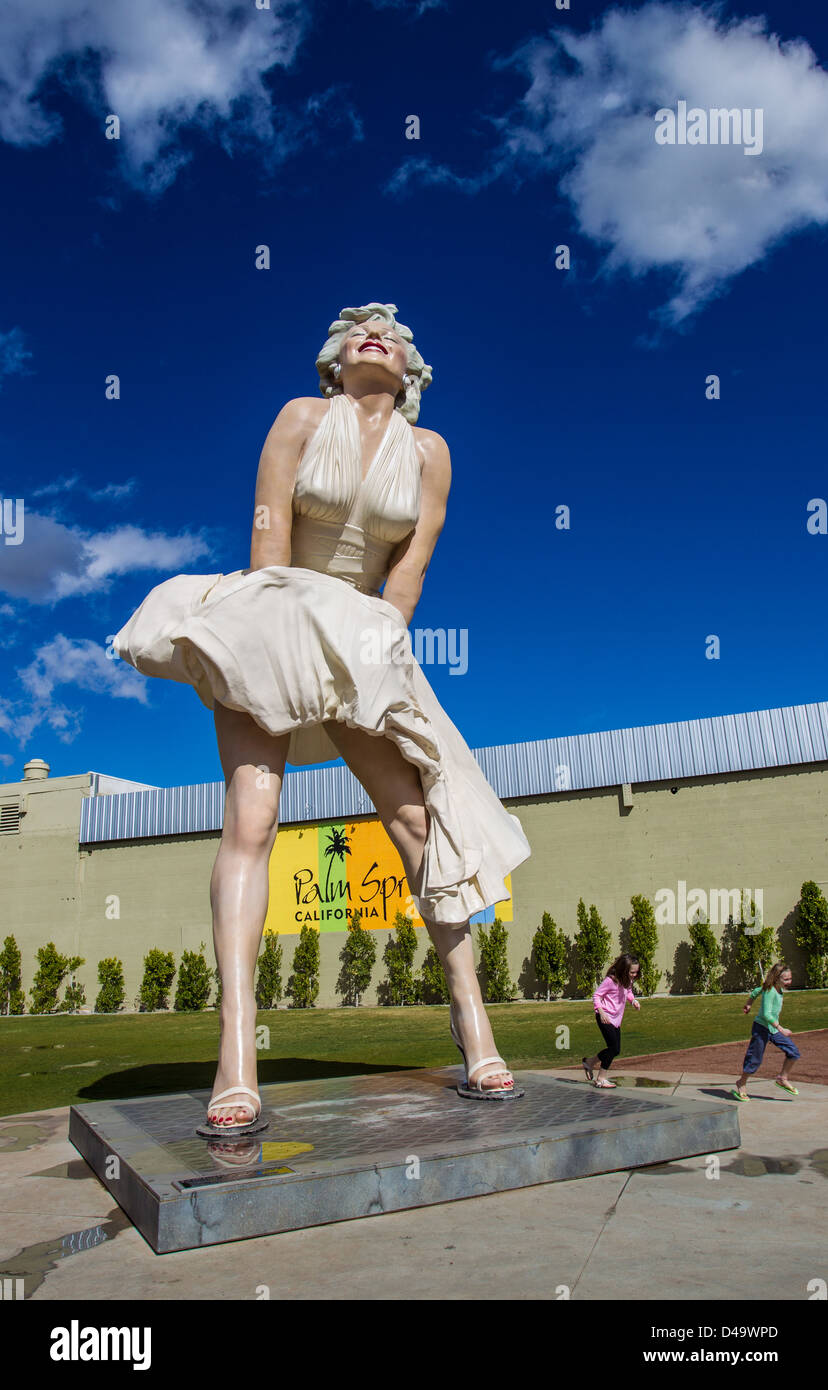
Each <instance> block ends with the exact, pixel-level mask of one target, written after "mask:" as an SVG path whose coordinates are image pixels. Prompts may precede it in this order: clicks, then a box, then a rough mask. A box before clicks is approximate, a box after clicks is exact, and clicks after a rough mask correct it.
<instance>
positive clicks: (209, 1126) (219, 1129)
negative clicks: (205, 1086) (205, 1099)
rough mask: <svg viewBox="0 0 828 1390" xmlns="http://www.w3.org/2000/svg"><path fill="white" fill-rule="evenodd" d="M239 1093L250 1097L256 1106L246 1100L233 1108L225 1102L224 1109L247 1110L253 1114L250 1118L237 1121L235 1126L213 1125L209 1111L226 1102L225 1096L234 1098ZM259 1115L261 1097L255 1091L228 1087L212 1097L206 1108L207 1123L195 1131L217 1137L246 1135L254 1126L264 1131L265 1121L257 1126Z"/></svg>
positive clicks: (246, 1087) (248, 1088) (246, 1088)
mask: <svg viewBox="0 0 828 1390" xmlns="http://www.w3.org/2000/svg"><path fill="white" fill-rule="evenodd" d="M240 1092H243V1093H244V1094H245V1095H247V1096H250V1097H252V1099H253V1100H254V1101H255V1102H256V1104H255V1105H251V1103H250V1101H248V1100H241V1101H239V1102H238V1104H237V1105H234V1106H231V1105H230V1103H229V1102H227V1103H226V1104H225V1107H224V1108H225V1109H227V1110H230V1109H235V1110H240V1109H242V1108H246V1109H248V1110H252V1111H253V1114H252V1116H251V1118H250V1119H249V1120H241V1121H238V1122H237V1123H236V1124H232V1125H226V1124H215V1123H214V1121H213V1120H211V1119H210V1111H211V1110H214V1109H215V1108H216V1107H217V1106H219V1105H220V1104H221V1102H222V1101H226V1098H227V1096H235V1095H238V1094H239V1093H240ZM256 1106H258V1109H257V1108H256ZM261 1113H262V1101H261V1096H259V1094H258V1092H256V1091H251V1089H250V1087H249V1086H230V1087H229V1088H228V1089H227V1090H226V1091H221V1092H220V1094H219V1095H217V1096H214V1097H213V1099H212V1100H211V1101H210V1104H209V1105H208V1106H207V1121H206V1123H205V1124H204V1125H199V1126H198V1131H197V1132H198V1133H199V1134H204V1133H209V1134H216V1135H219V1134H246V1133H247V1132H248V1131H249V1130H251V1129H252V1128H253V1127H254V1126H255V1127H256V1128H257V1129H266V1128H267V1121H265V1123H264V1124H263V1125H259V1123H258V1121H259V1119H260V1117H261Z"/></svg>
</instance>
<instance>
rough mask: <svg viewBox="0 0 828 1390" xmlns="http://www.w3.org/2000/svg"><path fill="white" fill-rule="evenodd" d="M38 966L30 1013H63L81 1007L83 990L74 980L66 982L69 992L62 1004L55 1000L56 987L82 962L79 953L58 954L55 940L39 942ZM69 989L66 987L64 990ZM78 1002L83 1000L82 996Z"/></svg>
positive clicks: (33, 982) (56, 995) (33, 983)
mask: <svg viewBox="0 0 828 1390" xmlns="http://www.w3.org/2000/svg"><path fill="white" fill-rule="evenodd" d="M37 959H38V962H39V964H38V969H37V974H36V975H35V977H34V980H33V981H32V996H31V998H32V1003H31V1012H32V1013H33V1014H51V1013H64V1012H68V1011H71V1010H73V1009H74V1008H75V1007H80V1004H79V1003H78V1002H77V1001H78V995H79V994H80V993H81V992H83V986H82V985H76V984H75V981H74V980H73V981H72V984H71V985H70V986H69V989H70V990H71V994H68V998H67V999H64V1001H63V1004H58V991H59V989H60V987H61V985H62V984H63V981H64V979H65V978H66V976H67V975H68V974H70V973H72V972H74V971H75V970H77V969H78V968H79V967H80V966H81V965H83V963H84V962H83V957H82V956H64V955H61V953H60V951H59V950H58V948H57V946H56V945H55V943H54V941H49V942H48V943H47V944H46V945H45V946H41V947H40V950H39V951H38V952H37ZM67 993H68V991H67ZM81 1002H83V1001H82V1000H81Z"/></svg>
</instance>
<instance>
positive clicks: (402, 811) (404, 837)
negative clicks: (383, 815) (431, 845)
mask: <svg viewBox="0 0 828 1390" xmlns="http://www.w3.org/2000/svg"><path fill="white" fill-rule="evenodd" d="M428 825H429V815H428V811H427V810H426V808H425V806H401V807H400V808H399V810H398V811H397V813H396V815H395V816H394V819H393V821H392V823H391V826H390V827H389V831H390V833H391V836H392V838H393V839H394V841H395V843H396V844H397V845H398V847H399V848H401V849H402V848H404V849H405V850H406V851H407V852H408V853H409V854H410V855H411V856H412V857H414V858H416V859H418V860H419V859H420V858H421V857H422V853H423V850H424V849H425V843H426V840H427V839H428Z"/></svg>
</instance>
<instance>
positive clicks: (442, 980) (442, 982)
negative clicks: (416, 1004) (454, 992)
mask: <svg viewBox="0 0 828 1390" xmlns="http://www.w3.org/2000/svg"><path fill="white" fill-rule="evenodd" d="M419 985H420V998H421V999H422V1001H423V1003H424V1004H450V1003H451V994H450V992H449V987H448V982H447V980H446V972H445V971H444V969H443V963H442V961H441V960H440V957H439V956H438V954H437V948H436V947H435V946H434V945H433V943H432V945H431V946H429V948H428V950H427V951H426V953H425V958H424V960H423V963H422V965H421V966H420V980H419Z"/></svg>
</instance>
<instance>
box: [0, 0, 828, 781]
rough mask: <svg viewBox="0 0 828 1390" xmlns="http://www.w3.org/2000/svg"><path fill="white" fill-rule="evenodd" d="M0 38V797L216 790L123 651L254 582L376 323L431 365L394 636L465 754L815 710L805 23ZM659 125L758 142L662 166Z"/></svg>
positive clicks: (811, 188) (88, 29)
mask: <svg viewBox="0 0 828 1390" xmlns="http://www.w3.org/2000/svg"><path fill="white" fill-rule="evenodd" d="M35 29H36V34H37V39H38V43H37V46H36V51H37V52H38V53H39V54H40V55H41V57H40V66H39V67H38V65H37V63H36V62H35V63H33V62H32V60H31V54H32V52H33V51H34V50H33V48H32V39H33V35H34V34H35ZM0 50H1V51H2V57H0V84H3V85H4V90H5V91H6V94H7V100H6V102H5V103H4V111H3V113H2V115H0V161H2V178H3V187H4V193H5V197H4V200H3V201H4V208H3V212H2V218H1V219H0V237H2V257H3V267H4V271H5V274H4V276H3V293H2V296H1V297H0V497H3V498H7V499H17V498H22V499H23V500H24V508H25V510H24V516H25V529H24V540H23V543H22V544H20V545H14V544H9V543H8V542H9V540H10V537H9V535H8V534H4V535H3V536H0V662H1V663H2V686H0V778H2V777H6V778H8V779H12V778H16V777H19V776H20V775H21V773H22V766H23V763H24V762H25V760H26V759H27V758H29V757H43V758H45V759H46V760H47V761H48V762H49V763H50V764H51V767H52V770H53V773H55V774H62V773H70V772H78V771H86V770H89V769H95V770H98V771H104V772H108V773H111V774H113V775H116V776H122V777H129V778H134V779H136V780H139V781H146V782H151V783H156V784H159V785H177V784H182V783H188V782H197V781H209V780H214V779H217V778H219V777H220V775H221V773H220V767H219V762H218V757H217V753H216V749H215V737H214V733H213V725H212V718H211V716H210V714H209V713H208V712H207V711H206V710H205V709H204V707H203V706H202V705H201V704H200V702H199V700H198V698H197V696H196V695H195V693H194V692H193V691H192V690H191V689H189V688H188V687H186V686H177V685H174V684H171V683H168V682H164V681H159V680H152V681H147V680H146V679H145V678H143V677H140V676H138V675H137V673H135V672H134V671H133V670H132V669H131V668H129V667H127V666H125V665H124V664H123V663H120V662H117V661H111V660H108V659H107V656H106V644H107V638H108V637H109V636H110V635H111V634H113V633H114V632H116V631H117V630H118V629H119V628H120V627H121V626H122V625H123V623H124V622H125V621H126V619H127V618H128V617H129V615H130V614H131V613H132V611H133V610H134V608H135V607H137V605H138V603H139V602H140V600H141V599H142V598H143V596H144V595H145V594H146V593H147V592H148V590H149V589H150V588H152V587H153V586H154V585H155V584H157V583H160V582H161V581H162V580H163V579H165V578H167V577H168V576H169V575H171V574H175V573H183V572H187V573H204V574H213V573H216V572H218V571H224V572H229V571H232V570H235V569H239V568H242V567H245V566H246V565H247V564H248V559H249V556H248V550H247V546H248V540H249V527H250V517H251V509H252V498H253V486H254V481H255V474H256V467H257V463H258V457H259V452H260V449H261V445H262V442H263V440H264V437H265V435H266V434H267V431H268V429H269V427H270V425H271V423H272V421H273V419H274V418H275V416H276V414H277V413H278V411H279V409H280V408H281V406H282V405H283V404H284V402H285V401H286V400H289V399H291V398H292V397H294V396H298V395H315V394H316V393H317V374H316V369H315V367H314V360H315V357H316V354H317V352H318V350H319V348H320V347H321V345H322V343H323V342H324V340H325V337H326V333H327V328H328V324H329V323H331V322H332V321H333V319H335V318H336V317H337V316H338V314H339V311H340V310H341V309H342V308H343V307H344V306H346V305H357V304H363V303H367V302H370V301H372V300H380V301H382V302H392V303H395V304H397V305H398V308H399V317H400V319H401V321H402V322H404V323H406V324H408V325H409V326H410V327H411V328H412V329H413V332H414V336H415V342H416V344H417V346H418V348H419V349H420V351H421V352H422V353H423V356H424V357H425V359H426V361H427V362H429V363H430V364H431V365H432V367H433V371H434V380H433V383H432V385H431V386H430V388H429V389H428V391H427V392H426V393H425V395H424V397H423V404H422V411H421V415H420V420H419V423H420V424H421V425H423V426H425V427H427V428H430V429H434V430H437V431H439V432H440V433H441V434H443V435H444V437H445V438H446V440H447V441H448V444H449V447H450V449H451V453H452V461H453V470H454V481H453V487H452V493H451V497H450V500H449V512H448V518H447V521H446V525H445V528H444V530H443V533H442V536H441V537H440V540H439V542H438V544H437V549H436V551H435V555H434V558H433V561H432V564H431V566H430V569H429V571H428V575H427V578H426V584H425V589H424V593H423V597H422V600H421V603H420V606H419V608H418V610H417V612H416V614H415V617H414V620H413V623H412V628H417V627H437V628H440V627H442V628H446V629H449V628H455V629H465V630H466V631H467V634H468V639H467V640H468V656H469V666H468V671H467V672H466V673H465V674H464V675H457V676H452V675H451V674H450V669H449V667H448V666H439V665H428V666H426V667H425V668H424V669H425V671H426V675H427V676H428V678H429V680H431V682H432V684H433V686H434V688H435V691H436V693H437V695H438V698H439V699H440V700H441V702H442V703H443V705H444V706H445V708H446V709H447V710H448V712H449V714H450V715H451V716H452V718H453V719H454V720H455V722H456V724H457V725H458V727H459V728H460V730H461V732H462V733H463V735H464V737H465V738H466V740H467V742H468V743H469V744H470V745H471V746H472V747H479V746H484V745H488V744H493V743H506V742H511V741H514V740H523V739H533V738H544V737H549V736H552V735H562V734H572V733H581V732H587V731H591V730H598V729H609V728H618V727H626V726H629V725H638V724H649V723H656V722H661V721H669V720H674V719H685V718H692V717H697V716H704V715H712V714H721V713H729V712H735V711H739V710H750V709H759V708H766V707H771V706H777V705H786V704H794V703H799V702H805V701H813V700H820V699H824V698H825V697H826V674H828V655H826V648H825V642H824V630H825V618H824V612H825V570H826V564H827V563H828V536H826V535H823V534H811V533H809V531H808V529H807V526H806V522H807V520H808V512H807V506H808V503H809V501H810V500H811V499H819V498H826V497H828V471H826V465H825V452H824V434H825V427H824V401H825V395H826V391H825V367H826V364H825V348H824V323H825V315H826V306H825V283H826V275H825V256H826V249H828V248H827V247H826V231H825V228H826V221H828V76H826V73H825V71H824V65H825V63H826V58H827V57H828V20H826V17H825V14H824V10H823V8H822V7H821V6H818V5H816V4H810V3H809V4H804V3H796V2H795V0H786V2H785V4H781V3H774V4H770V5H766V6H764V7H762V9H761V10H760V9H759V8H754V7H753V6H746V5H742V4H731V5H727V6H720V7H718V8H714V9H711V8H710V7H704V8H703V7H699V6H695V5H692V4H687V3H682V4H681V5H676V6H674V5H669V4H648V5H644V6H640V5H635V6H633V5H620V6H615V7H605V6H600V5H594V4H586V3H582V0H577V3H575V4H573V8H572V9H571V10H570V11H561V10H558V9H557V8H556V6H555V5H554V4H553V3H551V0H546V3H543V4H541V3H534V0H513V3H511V4H509V5H508V6H497V7H494V6H491V7H490V6H480V5H479V4H472V3H471V0H469V3H457V2H456V0H445V3H442V4H433V5H421V6H419V7H417V6H415V5H412V4H411V3H406V4H405V5H402V4H395V3H391V2H390V0H389V3H385V4H380V3H379V0H375V2H372V0H346V3H337V4H334V3H309V4H305V5H302V6H301V7H298V8H297V7H296V6H288V5H284V4H282V3H281V0H271V8H270V9H269V10H258V9H256V8H255V6H254V5H253V4H252V3H251V4H250V5H247V4H244V5H239V4H237V3H231V2H230V0H210V3H209V4H207V5H201V6H199V7H193V8H192V9H190V8H188V7H187V6H186V5H184V4H182V3H180V0H147V3H146V5H142V6H134V5H133V4H129V3H127V0H114V3H113V0H108V3H105V0H92V3H86V4H81V3H80V0H32V3H31V4H30V5H28V6H27V7H26V8H25V11H21V12H20V13H18V14H10V13H7V14H6V15H5V16H4V17H3V18H2V19H0ZM27 54H28V55H29V59H28V60H27V58H26V55H27ZM682 99H684V100H687V101H688V104H689V105H691V106H692V105H694V104H695V105H696V106H697V107H699V108H701V109H708V108H711V107H714V106H715V107H720V106H721V107H728V108H739V109H751V110H756V109H761V110H762V112H763V131H764V135H763V147H762V149H761V152H760V153H757V154H755V155H749V154H746V152H745V148H744V147H741V148H740V147H738V146H736V145H732V146H730V147H724V146H721V145H720V146H718V147H714V146H712V145H710V144H708V145H698V146H695V147H693V148H691V147H689V146H685V147H683V148H682V147H679V146H673V147H667V146H663V147H659V146H657V145H656V142H655V140H654V137H653V125H654V120H653V118H654V114H655V111H656V110H657V109H658V108H661V107H668V108H674V107H676V104H677V102H678V101H679V100H682ZM113 113H114V114H117V115H118V116H119V118H120V122H121V138H120V139H119V140H107V139H106V138H105V137H104V127H105V122H106V118H107V116H108V115H111V114H113ZM411 115H417V116H418V117H419V120H420V138H419V140H409V139H406V133H405V132H406V118H407V117H409V116H411ZM260 244H267V245H269V246H270V248H271V268H270V270H268V271H259V270H256V269H255V265H254V251H255V247H256V246H258V245H260ZM559 245H567V246H568V247H569V248H570V256H571V265H570V268H569V269H568V270H562V269H558V268H557V267H556V264H555V262H556V247H557V246H559ZM111 373H115V374H117V375H118V377H119V378H120V383H121V398H120V399H119V400H117V401H110V400H107V399H106V398H105V379H106V377H107V376H108V375H109V374H111ZM711 374H715V375H717V376H718V377H719V379H720V384H721V385H720V390H721V398H720V399H718V400H708V399H706V394H705V384H706V379H707V378H708V376H710V375H711ZM561 505H564V506H566V507H568V508H569V509H570V526H569V529H567V530H561V529H558V528H556V525H555V517H556V508H557V507H559V506H561ZM8 530H9V527H8V525H7V526H6V532H8ZM711 634H715V635H716V636H717V637H718V639H719V641H720V656H719V659H717V660H709V659H707V658H706V656H705V651H706V639H707V638H708V637H709V636H710V635H711Z"/></svg>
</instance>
